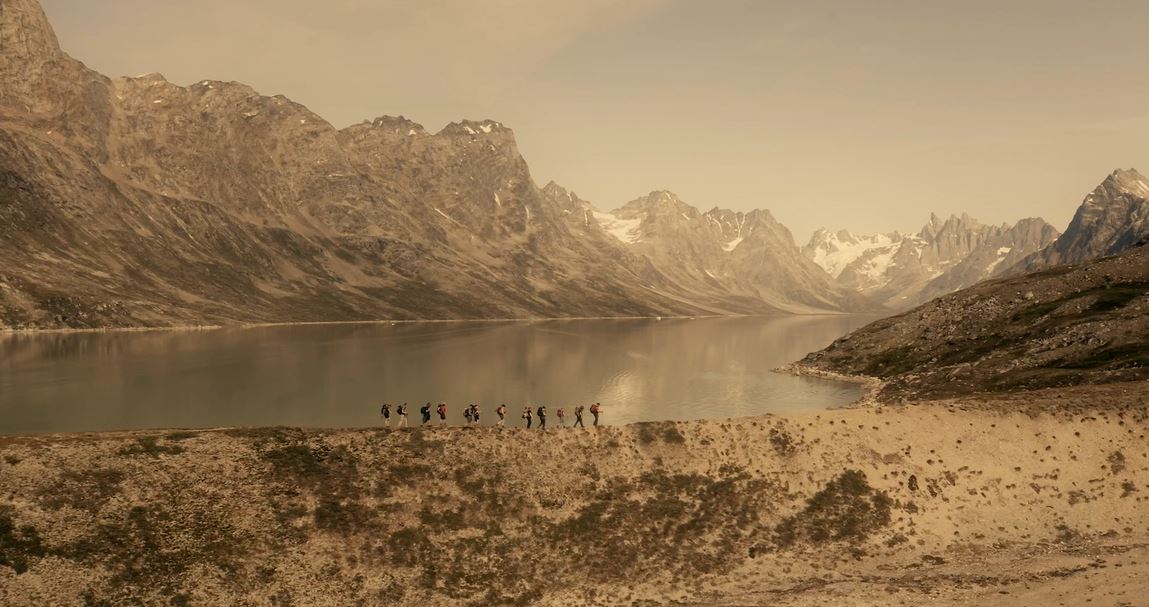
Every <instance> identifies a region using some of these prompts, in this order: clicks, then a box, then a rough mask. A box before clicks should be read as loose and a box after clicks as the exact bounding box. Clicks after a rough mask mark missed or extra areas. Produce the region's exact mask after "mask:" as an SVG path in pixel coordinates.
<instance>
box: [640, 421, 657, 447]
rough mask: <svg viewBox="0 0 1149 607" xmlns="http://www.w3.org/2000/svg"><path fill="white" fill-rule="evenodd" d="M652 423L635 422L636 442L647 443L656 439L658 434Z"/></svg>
mask: <svg viewBox="0 0 1149 607" xmlns="http://www.w3.org/2000/svg"><path fill="white" fill-rule="evenodd" d="M652 425H653V424H650V423H639V424H635V429H637V430H638V442H639V443H641V444H643V445H649V444H651V443H653V442H655V441H657V440H658V434H656V433H655V432H654V428H652V427H651V426H652Z"/></svg>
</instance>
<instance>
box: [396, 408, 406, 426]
mask: <svg viewBox="0 0 1149 607" xmlns="http://www.w3.org/2000/svg"><path fill="white" fill-rule="evenodd" d="M395 414H396V415H398V416H399V423H398V424H396V425H397V426H398V427H399V428H406V427H407V403H403V404H401V405H399V406H398V407H396V408H395Z"/></svg>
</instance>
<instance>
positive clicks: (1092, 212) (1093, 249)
mask: <svg viewBox="0 0 1149 607" xmlns="http://www.w3.org/2000/svg"><path fill="white" fill-rule="evenodd" d="M1147 237H1149V177H1145V176H1144V175H1142V174H1141V173H1138V172H1137V170H1136V169H1118V170H1116V171H1114V172H1113V173H1112V174H1110V175H1109V176H1108V177H1106V178H1105V181H1103V182H1101V185H1098V186H1097V188H1096V189H1094V190H1093V191H1092V192H1091V193H1090V194H1089V195H1088V196H1086V197H1085V200H1084V201H1083V202H1082V203H1081V206H1080V207H1078V209H1077V212H1076V213H1075V214H1074V216H1073V220H1072V221H1070V223H1069V227H1067V228H1066V229H1065V233H1064V234H1062V235H1061V236H1060V237H1058V238H1057V240H1056V241H1054V242H1052V243H1050V244H1049V245H1048V246H1047V247H1045V248H1043V249H1041V250H1040V251H1037V252H1034V253H1033V254H1031V255H1029V256H1027V257H1026V258H1025V259H1022V260H1020V261H1018V262H1017V263H1016V264H1012V265H1003V266H1002V267H1001V268H999V271H998V272H997V275H999V276H1014V275H1017V274H1024V273H1026V272H1033V271H1036V270H1043V269H1046V268H1051V267H1053V266H1057V265H1062V264H1074V263H1082V262H1085V261H1089V260H1091V259H1096V258H1098V257H1104V256H1106V255H1115V254H1117V253H1120V252H1121V251H1124V250H1126V249H1128V248H1130V247H1132V246H1134V245H1136V244H1137V243H1138V242H1141V241H1144V240H1145V239H1146V238H1147Z"/></svg>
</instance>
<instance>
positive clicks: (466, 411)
mask: <svg viewBox="0 0 1149 607" xmlns="http://www.w3.org/2000/svg"><path fill="white" fill-rule="evenodd" d="M474 409H475V405H467V408H465V409H463V417H465V418H466V419H467V425H468V426H470V425H471V411H473V410H474Z"/></svg>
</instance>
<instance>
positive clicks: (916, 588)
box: [0, 382, 1149, 606]
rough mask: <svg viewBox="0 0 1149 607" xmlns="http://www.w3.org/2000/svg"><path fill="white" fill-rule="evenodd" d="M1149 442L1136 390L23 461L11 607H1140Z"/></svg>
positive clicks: (257, 442)
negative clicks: (68, 606) (357, 606)
mask: <svg viewBox="0 0 1149 607" xmlns="http://www.w3.org/2000/svg"><path fill="white" fill-rule="evenodd" d="M1147 419H1149V385H1147V384H1146V383H1145V382H1139V383H1136V384H1114V385H1108V386H1098V387H1088V388H1075V389H1071V390H1060V391H1056V392H1055V391H1043V392H1038V393H1031V394H1017V395H1010V396H999V397H987V398H968V399H954V400H947V401H938V402H930V403H921V404H917V405H913V406H899V407H883V406H875V405H872V406H867V407H859V408H853V409H843V410H834V411H825V412H821V413H811V414H804V415H792V416H786V417H762V418H749V419H739V420H731V421H706V422H685V423H660V424H635V425H631V426H626V427H617V428H610V427H608V428H602V429H599V430H597V431H595V430H585V431H584V430H573V429H568V430H558V431H548V432H547V433H546V434H543V433H539V432H529V431H525V430H512V429H493V428H481V429H480V428H451V429H447V430H429V431H383V430H359V431H303V430H293V429H261V430H213V431H193V432H174V433H164V432H134V433H113V434H96V435H60V436H36V437H7V438H4V439H2V440H0V487H3V488H4V495H3V496H0V562H3V561H4V560H6V561H7V562H8V566H7V567H5V566H0V604H4V605H46V604H84V602H85V601H89V602H91V603H94V604H99V602H100V601H106V603H105V604H110V605H119V604H137V603H141V604H157V605H158V604H165V605H167V604H189V605H232V604H240V603H244V604H251V605H287V604H293V605H349V604H356V603H361V604H367V605H377V604H378V605H412V606H413V605H500V604H519V605H697V606H720V605H722V606H735V605H827V604H832V605H897V604H904V605H1003V606H1013V605H1017V606H1020V605H1086V604H1089V605H1145V604H1146V598H1145V597H1149V507H1147V506H1149V504H1145V503H1144V501H1143V500H1145V501H1149V437H1147V434H1149V427H1147V426H1149V422H1147ZM848 471H854V472H848ZM856 473H861V475H862V476H863V477H864V480H863V481H860V482H858V478H859V477H858V476H857V475H856ZM847 481H850V482H847ZM5 521H7V523H10V524H5ZM5 529H6V531H5ZM13 563H20V565H19V568H20V569H22V572H21V573H16V569H15V568H14V567H15V566H14V565H13ZM85 597H86V598H85Z"/></svg>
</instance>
